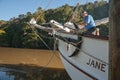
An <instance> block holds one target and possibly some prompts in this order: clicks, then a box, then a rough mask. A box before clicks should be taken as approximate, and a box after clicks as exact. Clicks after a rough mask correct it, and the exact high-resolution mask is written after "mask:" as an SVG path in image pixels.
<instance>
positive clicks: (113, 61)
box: [109, 0, 120, 80]
mask: <svg viewBox="0 0 120 80" xmlns="http://www.w3.org/2000/svg"><path fill="white" fill-rule="evenodd" d="M109 20H110V27H109V34H110V38H109V53H110V69H109V71H110V72H109V73H110V75H109V76H110V77H109V80H120V0H110V7H109Z"/></svg>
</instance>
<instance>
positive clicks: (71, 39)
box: [29, 18, 109, 80]
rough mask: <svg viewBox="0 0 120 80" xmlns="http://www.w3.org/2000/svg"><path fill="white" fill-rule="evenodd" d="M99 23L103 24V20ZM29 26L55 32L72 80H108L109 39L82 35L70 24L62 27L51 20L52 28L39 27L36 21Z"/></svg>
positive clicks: (62, 58)
mask: <svg viewBox="0 0 120 80" xmlns="http://www.w3.org/2000/svg"><path fill="white" fill-rule="evenodd" d="M105 19H107V20H108V18H105ZM98 21H99V22H101V23H102V21H103V19H102V21H101V20H98ZM32 22H33V23H32ZM95 22H97V21H95ZM29 24H30V25H33V26H35V27H36V28H39V29H42V30H45V31H47V32H51V33H52V32H53V35H54V37H55V38H56V39H57V40H58V50H59V53H60V57H61V60H62V63H63V64H64V67H65V69H66V71H67V72H68V74H69V75H70V77H71V79H72V80H108V69H109V54H108V48H109V47H108V45H109V42H108V37H102V36H97V35H81V34H79V31H78V30H77V29H76V25H75V24H73V23H70V22H67V23H66V24H65V25H62V24H60V23H58V22H56V21H54V20H51V21H50V25H51V26H52V28H49V27H44V26H41V25H38V24H36V22H35V21H34V20H32V21H31V22H30V23H29ZM96 25H97V24H96Z"/></svg>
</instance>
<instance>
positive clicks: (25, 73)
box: [0, 65, 71, 80]
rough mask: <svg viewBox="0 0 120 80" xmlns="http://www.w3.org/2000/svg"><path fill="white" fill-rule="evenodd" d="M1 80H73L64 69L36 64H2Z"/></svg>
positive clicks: (0, 68) (0, 69) (0, 66)
mask: <svg viewBox="0 0 120 80" xmlns="http://www.w3.org/2000/svg"><path fill="white" fill-rule="evenodd" d="M0 80H71V79H70V77H69V76H68V74H67V73H66V71H65V70H64V69H53V68H42V67H37V66H34V65H0Z"/></svg>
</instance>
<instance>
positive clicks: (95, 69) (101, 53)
mask: <svg viewBox="0 0 120 80" xmlns="http://www.w3.org/2000/svg"><path fill="white" fill-rule="evenodd" d="M57 35H59V36H63V37H67V38H70V37H71V38H73V39H77V35H72V36H70V34H64V33H62V34H57ZM58 40H59V44H58V49H59V51H60V55H61V59H62V62H63V64H64V66H65V68H66V70H67V72H68V74H69V75H70V77H71V78H72V80H108V68H109V58H108V56H109V55H108V40H103V39H95V38H88V37H82V44H81V48H80V49H79V52H78V53H77V54H76V55H74V56H71V57H70V55H71V54H72V53H74V51H75V50H77V48H76V47H75V46H73V45H71V44H70V43H68V42H66V41H64V40H61V39H60V38H58Z"/></svg>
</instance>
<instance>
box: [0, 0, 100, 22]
mask: <svg viewBox="0 0 120 80" xmlns="http://www.w3.org/2000/svg"><path fill="white" fill-rule="evenodd" d="M94 1H95V0H0V20H9V19H10V18H13V17H18V15H20V14H26V13H27V12H31V13H34V12H35V11H36V10H37V8H38V7H42V9H44V10H47V9H52V8H57V7H60V6H62V5H64V4H69V5H71V6H76V4H77V3H80V4H85V3H87V2H94ZM98 1H99V0H98Z"/></svg>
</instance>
